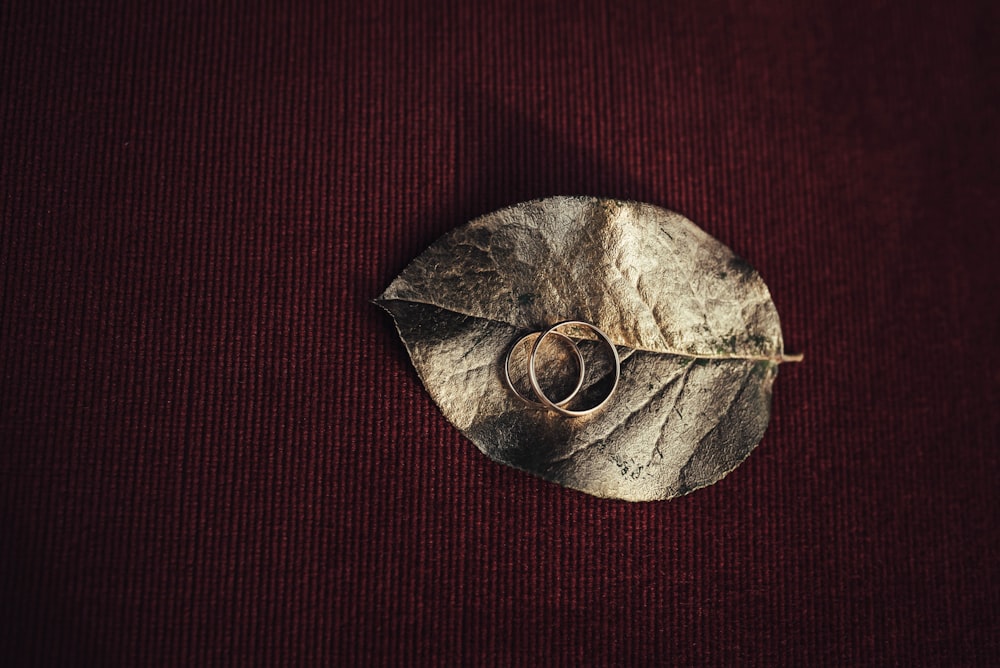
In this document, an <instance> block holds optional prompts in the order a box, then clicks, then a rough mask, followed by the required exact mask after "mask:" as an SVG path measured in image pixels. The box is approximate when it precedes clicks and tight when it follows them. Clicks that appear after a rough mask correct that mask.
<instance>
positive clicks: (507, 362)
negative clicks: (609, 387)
mask: <svg viewBox="0 0 1000 668" xmlns="http://www.w3.org/2000/svg"><path fill="white" fill-rule="evenodd" d="M540 335H541V333H540V332H531V333H530V334H525V335H524V336H522V337H521V338H519V339H518V340H517V341H516V342H515V343H514V345H512V346H511V347H510V350H508V351H507V359H505V360H504V363H503V375H504V380H506V381H507V387H509V388H510V390H511V392H513V393H514V394H515V395H516V396H517V398H518V399H520V400H521V401H523V402H524V403H526V404H528V405H529V406H536V407H538V408H546V407H549V406H565V405H566V404H568V403H569V402H571V401H573V399H575V398H576V395H577V393H579V391H580V388H582V387H583V378H584V376H585V375H586V373H587V371H586V365H585V364H584V362H583V354H582V353H581V352H580V349H579V348H577V347H576V343H575V342H574V341H573V339H571V338H570V337H568V336H566V335H565V334H562V333H561V332H553V335H554V336H558V337H559V338H561V339H563V340H564V341H566V343H568V344H569V345H570V347H572V348H573V356H574V357H576V364H577V366H578V367H579V369H580V373H579V376H578V377H577V379H576V387H574V388H573V391H572V392H570V393H569V396H567V397H566V398H565V399H562V400H561V401H556V402H552V401H551V400H549V403H542V402H540V401H535V400H533V399H529V398H528V397H526V396H524V395H523V394H521V393H520V392H518V390H517V388H516V387H514V382H513V381H512V380H511V378H510V358H511V355H513V354H514V351H515V350H517V347H518V346H519V345H521V342H522V341H527V340H528V339H530V338H531V337H533V336H540ZM537 348H538V346H537V345H536V346H535V347H533V348H532V355H534V353H535V351H536V350H537ZM545 398H546V399H547V400H548V397H545Z"/></svg>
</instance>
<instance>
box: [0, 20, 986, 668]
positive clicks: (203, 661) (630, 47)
mask: <svg viewBox="0 0 1000 668" xmlns="http://www.w3.org/2000/svg"><path fill="white" fill-rule="evenodd" d="M148 4H158V5H165V6H160V7H155V6H150V7H145V6H144V3H133V2H117V3H116V2H112V1H110V0H108V1H94V2H73V3H54V2H52V3H50V2H28V1H26V0H9V1H8V2H4V3H3V4H2V7H0V95H2V118H0V137H2V139H0V170H2V171H0V178H2V181H0V186H2V193H0V195H2V200H0V201H2V204H0V216H2V218H0V220H2V226H0V309H2V310H0V379H2V380H0V439H2V444H0V445H2V447H0V476H2V478H0V512H2V515H0V518H2V538H0V545H2V547H0V560H2V561H0V568H2V573H0V586H2V602H0V608H2V611H3V612H2V615H3V619H2V620H0V622H2V623H0V639H2V640H0V652H2V655H0V657H3V658H6V659H7V660H6V661H5V663H18V662H24V663H35V662H40V663H53V664H55V663H59V664H63V665H64V664H65V663H67V662H71V663H80V664H84V663H85V664H100V665H139V664H143V665H155V664H163V665H207V664H216V663H235V664H239V665H247V664H256V663H260V664H272V665H275V664H280V665H292V664H312V665H324V664H326V665H329V664H337V663H340V664H383V663H393V664H396V663H407V664H408V663H419V664H424V663H428V664H432V663H436V664H443V665H458V664H472V665H479V664H482V665H511V664H518V665H526V664H535V665H554V664H561V665H581V664H594V665H597V664H621V665H650V664H654V663H659V664H731V663H746V664H761V665H774V664H787V665H810V664H830V665H859V664H879V665H886V664H900V665H913V664H941V665H962V664H964V665H972V664H978V665H983V664H987V663H991V662H994V661H996V656H997V654H998V652H1000V630H998V618H1000V575H998V568H997V565H996V564H997V560H998V556H1000V549H998V548H1000V539H998V536H1000V526H998V521H997V520H998V502H1000V494H998V488H1000V456H998V434H1000V422H998V405H1000V397H998V385H1000V383H998V380H1000V371H998V370H1000V357H998V354H997V345H998V342H1000V324H998V294H1000V285H998V279H997V258H998V252H1000V243H998V231H997V222H998V220H1000V197H998V189H1000V186H998V183H1000V178H998V177H1000V170H998V158H997V155H998V154H1000V126H998V123H997V109H998V104H1000V95H998V90H1000V78H998V75H997V73H998V71H1000V67H998V66H1000V58H998V46H997V45H998V41H997V40H998V38H997V35H998V31H997V27H998V20H997V19H998V16H997V10H996V9H994V7H995V6H996V4H995V3H988V2H980V3H975V2H968V1H964V0H958V1H953V2H947V3H945V2H939V3H931V2H924V3H912V2H898V3H890V2H861V1H857V2H834V1H829V2H819V3H801V2H795V1H793V0H761V1H759V2H749V3H747V2H728V3H727V2H720V1H712V2H702V1H700V0H699V1H694V0H684V1H681V2H648V3H632V4H631V5H629V4H626V3H618V2H613V1H612V0H606V1H604V2H599V1H594V2H585V3H582V4H581V5H580V6H572V5H573V3H565V2H554V1H551V2H550V1H544V2H533V3H512V2H500V1H495V0H490V1H488V2H451V3H422V2H412V3H406V2H371V3H357V5H356V6H353V7H352V6H348V5H346V4H345V3H322V2H274V3H268V4H265V5H263V6H261V5H258V4H256V3H249V4H248V3H238V2H230V3H218V2H212V3H201V2H173V3H148ZM553 194H595V195H609V196H614V197H619V198H628V199H638V200H642V201H648V202H652V203H655V204H659V205H661V206H666V207H668V208H672V209H675V210H677V211H680V212H682V213H684V214H685V215H687V216H688V217H689V218H691V219H692V220H694V221H695V222H697V223H698V224H699V225H701V226H702V227H703V228H704V229H706V230H707V231H708V232H709V233H711V234H712V235H713V236H715V237H717V238H718V239H720V240H721V241H723V242H724V243H726V244H727V245H729V246H730V247H732V248H733V249H734V250H735V251H736V252H737V253H739V254H740V255H742V256H743V257H745V258H747V260H748V261H750V263H751V264H753V265H754V266H755V267H756V268H757V269H758V270H759V271H760V272H761V274H762V275H763V276H764V279H765V280H766V281H767V283H768V284H769V286H770V288H771V291H772V293H773V296H774V300H775V302H776V304H777V306H778V309H779V312H780V313H781V315H782V318H783V326H784V330H785V335H786V342H787V346H788V348H789V349H790V350H794V351H803V352H804V353H805V355H806V359H805V362H804V363H803V364H800V365H789V366H788V367H785V368H783V369H782V372H781V374H780V377H779V378H778V381H777V384H776V392H775V402H774V409H775V410H774V417H773V419H772V422H771V426H770V428H769V430H768V433H767V435H766V436H765V438H764V440H763V442H762V443H761V445H760V447H759V448H758V449H757V450H756V451H755V452H754V454H753V455H752V456H751V457H750V458H749V460H748V461H747V462H746V463H745V464H744V465H743V466H741V467H740V468H739V469H737V470H736V471H735V472H734V473H732V474H731V475H730V476H729V477H727V478H726V479H724V480H723V481H722V482H720V483H718V484H717V485H715V486H713V487H710V488H708V489H704V490H701V491H698V492H696V493H694V494H693V495H691V496H689V497H685V498H682V499H679V500H674V501H671V502H666V503H654V504H640V505H631V504H627V503H620V502H612V501H605V500H600V499H595V498H591V497H588V496H585V495H582V494H579V493H576V492H571V491H568V490H564V489H562V488H560V487H557V486H555V485H551V484H548V483H545V482H542V481H540V480H537V479H535V478H533V477H531V476H529V475H527V474H524V473H520V472H518V471H514V470H511V469H508V468H505V467H501V466H499V465H496V464H494V463H492V462H490V461H489V460H487V459H486V458H485V457H484V456H482V455H481V454H479V452H478V451H477V450H476V449H475V447H474V446H472V445H471V444H470V443H468V442H467V441H465V440H464V439H463V438H462V437H461V436H460V435H459V434H458V433H457V432H456V431H455V429H453V428H452V427H451V426H450V425H449V424H448V423H447V422H446V421H445V420H444V418H443V417H442V416H441V414H440V413H439V411H438V410H437V409H436V407H435V406H434V405H433V403H432V402H431V400H430V398H429V397H428V395H427V393H426V392H425V391H424V390H423V388H422V387H421V385H420V384H419V381H418V379H417V377H416V374H415V373H414V371H413V369H412V367H411V365H410V363H409V360H408V358H407V356H406V354H405V352H404V349H403V346H402V345H401V343H400V342H399V340H398V338H397V336H396V334H395V331H394V329H393V327H392V324H391V321H390V319H389V318H388V317H387V316H386V315H385V314H383V313H381V312H380V311H379V310H378V309H377V308H375V307H374V306H372V305H371V303H370V302H369V300H370V299H371V298H372V297H374V296H376V295H377V294H379V292H381V290H382V289H383V288H384V287H385V286H386V285H387V284H388V282H389V281H390V280H391V279H392V277H393V276H395V275H396V274H397V273H398V272H399V271H400V270H401V269H402V268H403V267H404V266H405V264H406V263H407V262H408V261H409V260H410V259H412V258H413V257H414V256H416V255H417V254H418V253H419V252H420V251H422V250H423V249H424V248H425V247H426V246H427V245H428V244H429V243H430V242H432V241H433V240H434V239H435V238H437V237H438V236H439V235H441V234H443V233H444V232H446V231H447V230H449V229H451V228H453V227H455V226H457V225H459V224H461V223H463V222H465V221H466V220H468V219H469V218H471V217H474V216H476V215H479V214H483V213H486V212H489V211H491V210H494V209H496V208H499V207H501V206H505V205H508V204H513V203H516V202H519V201H522V200H525V199H530V198H534V197H540V196H545V195H553Z"/></svg>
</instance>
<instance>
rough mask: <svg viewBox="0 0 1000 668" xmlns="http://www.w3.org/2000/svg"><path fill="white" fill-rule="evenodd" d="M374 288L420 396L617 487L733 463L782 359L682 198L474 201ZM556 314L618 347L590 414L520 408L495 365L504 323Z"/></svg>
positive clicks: (692, 480) (541, 323)
mask: <svg viewBox="0 0 1000 668" xmlns="http://www.w3.org/2000/svg"><path fill="white" fill-rule="evenodd" d="M377 302H378V303H379V304H380V305H381V306H382V307H384V308H385V309H386V310H387V311H389V313H391V314H392V316H393V318H394V319H395V321H396V326H397V328H398V330H399V334H400V336H401V337H402V339H403V342H404V343H405V345H406V348H407V350H408V351H409V353H410V357H411V358H412V360H413V364H414V366H415V367H416V369H417V373H418V374H419V375H420V378H421V380H422V381H423V383H424V385H425V386H426V387H427V389H428V391H429V392H430V394H431V397H432V398H433V399H434V401H435V402H436V403H437V404H438V406H440V407H441V410H442V411H443V412H444V415H445V416H446V417H447V418H448V420H450V421H451V423H452V424H454V425H455V426H456V427H457V428H458V429H459V430H460V431H461V432H462V433H463V434H465V435H466V436H467V437H468V438H469V439H470V440H471V441H472V442H473V443H475V444H476V446H477V447H479V449H480V450H482V451H483V452H484V453H485V454H486V455H487V456H489V457H490V458H492V459H494V460H496V461H498V462H501V463H504V464H508V465H510V466H514V467H517V468H519V469H523V470H525V471H528V472H530V473H534V474H536V475H539V476H541V477H542V478H545V479H546V480H551V481H553V482H557V483H559V484H561V485H565V486H567V487H571V488H573V489H578V490H580V491H583V492H587V493H589V494H594V495H596V496H602V497H611V498H619V499H627V500H630V501H646V500H655V499H668V498H671V497H674V496H678V495H681V494H686V493H688V492H690V491H692V490H694V489H697V488H699V487H704V486H705V485H710V484H712V483H714V482H716V481H717V480H719V479H720V478H722V477H723V476H724V475H726V474H727V473H729V472H730V471H732V470H733V469H734V468H735V467H736V466H737V465H739V464H740V462H742V461H743V460H744V459H745V458H746V457H747V455H748V454H749V453H750V451H751V450H752V449H753V448H754V447H755V446H756V445H757V443H758V442H759V441H760V439H761V437H762V436H763V435H764V430H765V428H766V427H767V423H768V420H769V418H770V408H771V386H772V384H773V382H774V378H775V376H776V374H777V367H778V364H779V363H780V362H782V361H787V360H789V359H791V358H788V357H785V356H784V354H783V344H782V337H781V326H780V323H779V321H778V313H777V311H776V310H775V307H774V304H773V303H772V301H771V296H770V294H769V293H768V290H767V286H765V285H764V282H763V281H762V280H761V278H760V276H759V275H758V274H757V272H756V271H754V270H753V268H751V267H750V266H749V265H748V264H747V263H746V262H744V261H743V260H741V259H740V258H738V257H737V256H736V255H734V254H733V252H732V251H730V250H729V249H728V248H726V247H725V246H724V245H722V244H721V243H719V242H718V241H716V240H715V239H713V238H712V237H710V236H709V235H708V234H707V233H705V232H704V231H703V230H701V229H699V228H698V227H697V226H696V225H694V224H693V223H692V222H691V221H689V220H687V219H686V218H684V217H683V216H681V215H680V214H677V213H674V212H671V211H667V210H665V209H662V208H659V207H655V206H652V205H649V204H641V203H636V202H620V201H614V200H605V199H597V198H592V197H553V198H549V199H544V200H538V201H533V202H527V203H524V204H519V205H517V206H513V207H510V208H507V209H503V210H501V211H497V212H495V213H491V214H489V215H486V216H483V217H482V218H478V219H476V220H474V221H472V222H470V223H468V224H467V225H465V226H463V227H460V228H458V229H456V230H454V231H452V232H450V233H449V234H447V235H445V236H444V237H442V238H441V239H439V240H438V241H436V242H435V243H434V244H433V245H431V246H430V248H428V249H427V250H426V251H425V252H424V253H423V254H422V255H420V256H419V257H418V258H417V259H416V260H414V261H413V262H412V263H411V264H410V266H408V267H407V268H406V269H405V270H404V271H403V273H401V274H400V275H399V276H398V277H397V278H396V280H394V281H393V282H392V284H391V285H390V286H389V287H388V288H387V289H386V290H385V292H384V293H383V294H382V295H381V296H380V297H379V298H378V300H377ZM569 319H574V320H584V321H587V322H591V323H594V324H595V325H596V326H597V327H599V328H600V329H602V330H603V331H604V332H606V333H607V334H608V336H609V337H610V338H611V340H612V341H613V342H614V343H615V344H616V346H618V350H619V354H620V355H621V357H622V366H621V374H622V375H621V381H620V383H619V387H618V390H617V392H616V393H615V395H614V397H613V398H612V400H611V401H610V402H609V403H608V406H607V407H606V408H605V409H603V410H602V411H601V412H600V413H598V414H596V415H595V416H592V417H588V418H580V419H568V418H565V417H562V416H560V415H558V414H555V413H553V412H550V411H545V410H536V409H533V408H531V407H528V406H526V405H525V404H524V403H523V402H521V401H520V400H518V399H517V398H516V397H515V396H514V395H513V394H512V393H511V392H510V391H509V389H508V388H507V386H506V385H505V383H504V380H503V370H502V367H501V365H502V364H503V361H504V357H505V355H506V353H507V351H508V349H509V348H510V347H511V346H512V345H513V343H514V342H515V341H516V340H517V339H518V338H520V337H521V336H523V335H524V334H526V333H527V332H531V331H538V330H542V329H545V328H546V327H548V326H550V325H552V324H554V323H556V322H560V321H563V320H569ZM588 376H593V377H592V378H591V379H590V380H589V381H588V382H594V381H595V380H597V379H598V378H599V376H600V374H599V373H593V372H592V371H589V370H588Z"/></svg>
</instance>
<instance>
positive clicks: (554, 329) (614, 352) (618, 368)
mask: <svg viewBox="0 0 1000 668" xmlns="http://www.w3.org/2000/svg"><path fill="white" fill-rule="evenodd" d="M567 325H580V326H583V327H587V328H588V329H590V330H591V331H593V332H594V334H597V336H598V338H600V339H601V340H602V341H603V342H604V343H605V345H607V346H608V348H610V349H611V356H612V357H613V358H614V361H615V380H614V383H613V384H612V385H611V389H610V390H609V391H608V396H606V397H604V399H602V400H601V402H600V403H599V404H597V405H596V406H593V407H591V408H587V409H585V410H582V411H573V410H570V409H568V408H563V407H562V406H560V405H558V404H556V403H555V402H553V401H552V400H551V399H549V398H548V397H547V396H545V392H543V391H542V387H541V385H539V383H538V375H537V374H536V372H535V355H536V354H537V353H538V347H539V346H540V345H541V343H542V341H544V340H545V337H546V336H548V335H550V334H553V335H559V336H566V335H565V334H562V333H561V332H559V331H558V330H559V328H561V327H565V326H567ZM581 368H582V367H581ZM621 375H622V364H621V358H620V357H618V349H617V348H615V344H614V343H612V342H611V339H610V338H608V335H607V334H605V333H604V332H602V331H601V330H599V329H598V328H597V327H595V326H594V325H592V324H590V323H589V322H584V321H582V320H566V321H564V322H559V323H556V324H555V325H552V326H551V327H549V328H548V329H547V330H545V331H544V332H542V333H541V334H540V335H539V337H538V338H537V339H536V340H535V345H534V346H533V347H532V348H531V356H530V357H529V358H528V380H529V381H531V389H532V390H533V391H534V392H535V394H536V395H537V396H538V398H539V400H541V402H542V403H543V404H544V405H545V406H547V407H548V408H551V409H552V410H554V411H556V412H557V413H560V414H562V415H565V416H566V417H583V416H584V415H590V414H592V413H596V412H597V411H598V410H600V409H601V408H603V407H604V405H605V404H606V403H608V400H609V399H611V395H613V394H614V393H615V390H616V389H618V381H619V379H621ZM559 403H560V404H564V403H565V402H564V401H561V402H559Z"/></svg>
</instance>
